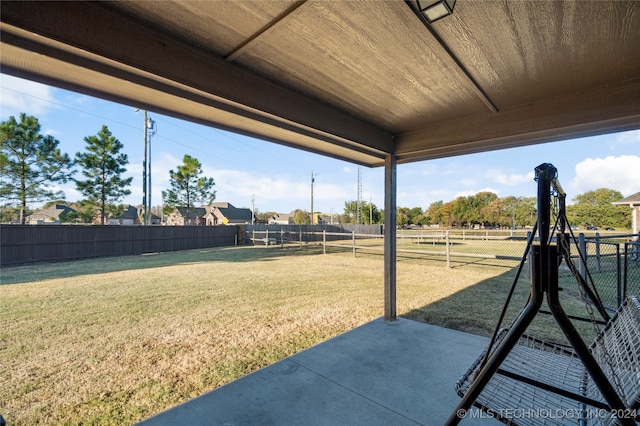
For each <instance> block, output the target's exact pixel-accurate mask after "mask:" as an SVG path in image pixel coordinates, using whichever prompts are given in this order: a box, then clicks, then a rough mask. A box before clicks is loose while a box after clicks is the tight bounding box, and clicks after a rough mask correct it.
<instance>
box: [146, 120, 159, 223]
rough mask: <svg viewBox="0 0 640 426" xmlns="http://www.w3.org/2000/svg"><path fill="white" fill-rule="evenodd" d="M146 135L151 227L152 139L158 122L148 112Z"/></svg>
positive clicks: (149, 219) (148, 201)
mask: <svg viewBox="0 0 640 426" xmlns="http://www.w3.org/2000/svg"><path fill="white" fill-rule="evenodd" d="M145 116H146V118H145V121H144V123H145V133H147V137H148V138H149V140H148V142H147V145H148V149H149V157H148V159H147V160H148V164H149V166H148V169H149V189H148V191H147V204H148V207H149V208H148V209H147V225H151V217H152V216H153V214H152V213H151V137H152V136H153V135H155V134H156V130H157V129H156V122H155V121H154V120H152V119H151V117H149V116H148V115H147V111H145ZM147 129H148V130H147Z"/></svg>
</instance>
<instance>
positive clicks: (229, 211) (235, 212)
mask: <svg viewBox="0 0 640 426" xmlns="http://www.w3.org/2000/svg"><path fill="white" fill-rule="evenodd" d="M211 206H212V207H213V208H214V209H216V210H218V211H219V212H220V214H222V215H223V216H224V217H226V218H227V219H229V221H231V222H233V221H236V222H237V221H242V222H251V220H252V218H253V213H252V212H251V209H247V208H237V207H235V206H233V205H232V204H231V203H226V202H220V203H213V204H212V205H211Z"/></svg>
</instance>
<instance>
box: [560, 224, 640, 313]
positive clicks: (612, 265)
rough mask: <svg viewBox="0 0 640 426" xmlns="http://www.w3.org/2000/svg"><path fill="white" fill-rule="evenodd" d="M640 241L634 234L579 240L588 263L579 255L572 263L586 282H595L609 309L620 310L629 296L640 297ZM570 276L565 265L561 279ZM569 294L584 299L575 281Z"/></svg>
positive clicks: (567, 287) (579, 238)
mask: <svg viewBox="0 0 640 426" xmlns="http://www.w3.org/2000/svg"><path fill="white" fill-rule="evenodd" d="M634 239H635V240H636V241H633V240H634ZM637 239H638V235H633V234H628V235H627V234H624V235H608V236H601V235H600V234H598V233H596V235H595V236H594V237H589V238H587V237H585V236H584V234H580V235H579V236H578V239H577V243H578V247H579V252H580V253H582V254H583V256H584V259H585V261H586V262H583V261H582V259H581V257H580V255H579V253H575V254H573V255H572V259H573V260H574V262H575V263H576V264H577V265H579V270H580V274H581V275H582V276H583V277H584V278H585V279H587V280H588V279H590V278H591V279H593V281H594V283H595V284H596V289H597V291H598V294H599V296H600V298H601V299H602V301H603V303H604V305H605V306H607V307H609V308H612V309H615V308H616V307H618V306H620V304H621V303H622V301H623V300H624V299H625V297H626V296H627V295H629V294H633V295H640V258H639V257H640V253H639V252H640V241H638V240H637ZM568 275H569V270H568V268H566V266H565V267H563V265H561V270H560V274H559V276H560V279H562V278H563V277H566V276H568ZM589 277H590V278H589ZM565 290H566V291H568V292H570V293H571V294H572V295H574V296H576V297H584V295H583V294H582V292H581V291H580V289H579V288H578V286H577V285H576V284H574V283H573V282H572V281H571V280H569V281H567V285H566V288H565Z"/></svg>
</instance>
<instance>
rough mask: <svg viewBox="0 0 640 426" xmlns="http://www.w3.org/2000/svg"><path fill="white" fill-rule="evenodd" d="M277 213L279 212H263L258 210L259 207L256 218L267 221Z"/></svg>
mask: <svg viewBox="0 0 640 426" xmlns="http://www.w3.org/2000/svg"><path fill="white" fill-rule="evenodd" d="M276 214H277V212H264V213H262V212H261V211H258V209H256V211H255V215H256V219H257V220H260V221H265V222H266V221H268V220H269V219H271V218H272V217H273V216H275V215H276Z"/></svg>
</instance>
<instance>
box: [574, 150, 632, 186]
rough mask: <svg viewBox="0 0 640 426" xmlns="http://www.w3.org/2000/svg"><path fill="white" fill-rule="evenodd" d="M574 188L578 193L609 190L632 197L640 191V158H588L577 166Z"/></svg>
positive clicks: (626, 156) (624, 156)
mask: <svg viewBox="0 0 640 426" xmlns="http://www.w3.org/2000/svg"><path fill="white" fill-rule="evenodd" d="M572 186H573V188H574V190H575V191H576V192H577V193H584V192H587V191H593V190H596V189H598V188H609V189H615V190H617V191H620V192H621V193H622V195H625V196H627V195H630V194H633V193H635V192H638V190H640V156H637V155H621V156H618V157H614V156H609V157H605V158H587V159H586V160H584V161H582V162H580V163H578V164H576V177H575V178H574V179H573V181H572Z"/></svg>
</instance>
